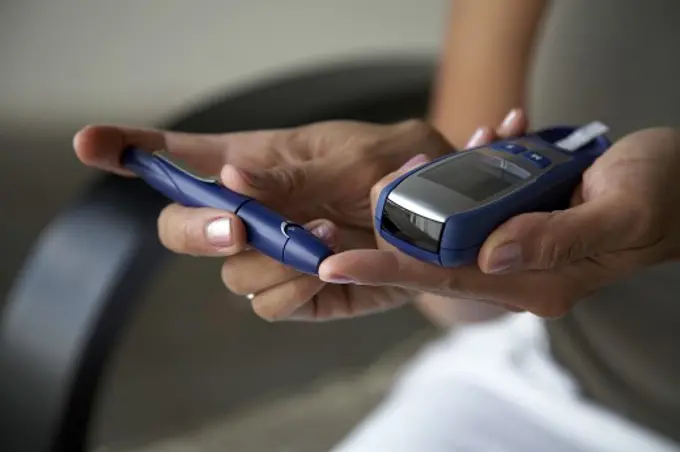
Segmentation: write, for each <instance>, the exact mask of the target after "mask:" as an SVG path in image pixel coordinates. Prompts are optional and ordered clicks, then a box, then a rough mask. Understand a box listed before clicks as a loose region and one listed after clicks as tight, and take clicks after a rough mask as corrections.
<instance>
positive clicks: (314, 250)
mask: <svg viewBox="0 0 680 452" xmlns="http://www.w3.org/2000/svg"><path fill="white" fill-rule="evenodd" d="M122 165H123V167H125V168H126V169H128V170H129V171H132V172H133V173H134V174H136V175H137V176H138V177H140V178H141V179H143V180H144V181H145V182H146V183H147V184H149V185H150V186H151V187H153V188H154V189H155V190H156V191H158V192H160V193H161V194H163V195H165V196H166V197H167V198H169V199H170V200H172V201H174V202H176V203H178V204H181V205H183V206H186V207H212V208H215V209H220V210H225V211H227V212H231V213H233V214H235V215H237V216H238V217H239V218H240V219H241V220H242V221H243V223H244V224H245V227H246V233H247V242H248V245H249V246H251V247H252V248H255V249H257V250H258V251H260V252H261V253H263V254H265V255H267V256H269V257H271V258H273V259H276V260H277V261H279V262H281V263H283V264H285V265H287V266H289V267H292V268H294V269H296V270H298V271H300V272H302V273H306V274H310V275H316V274H317V273H318V269H319V265H320V264H321V262H322V261H323V260H324V259H325V258H327V257H328V256H330V255H331V254H333V251H331V249H330V248H328V246H326V244H324V243H323V242H322V241H321V240H320V239H319V238H318V237H316V236H315V235H313V234H312V233H311V232H309V231H308V230H306V229H305V228H303V227H302V226H300V225H298V224H296V223H293V222H291V221H289V220H287V219H286V218H284V217H282V216H281V215H279V214H278V213H276V212H274V211H272V210H271V209H269V208H267V207H266V206H264V205H263V204H261V203H259V202H258V201H256V200H255V199H252V198H250V197H247V196H243V195H241V194H239V193H236V192H234V191H232V190H229V189H228V188H226V187H225V186H224V185H222V184H221V183H220V182H219V180H218V179H216V178H211V177H204V176H201V175H198V174H196V173H195V172H193V171H191V170H189V169H187V168H186V167H185V166H184V165H183V164H181V163H180V162H179V161H177V160H175V159H172V158H171V157H170V156H168V155H167V153H164V152H161V151H159V152H153V153H151V152H146V151H143V150H141V149H138V148H128V149H126V150H125V151H124V152H123V155H122Z"/></svg>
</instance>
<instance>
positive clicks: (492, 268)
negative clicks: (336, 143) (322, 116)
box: [319, 128, 680, 317]
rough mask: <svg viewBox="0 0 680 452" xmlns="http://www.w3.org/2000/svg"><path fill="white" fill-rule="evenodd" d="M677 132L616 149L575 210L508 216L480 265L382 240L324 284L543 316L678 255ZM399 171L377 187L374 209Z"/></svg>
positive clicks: (338, 260) (336, 267)
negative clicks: (427, 255) (436, 258)
mask: <svg viewBox="0 0 680 452" xmlns="http://www.w3.org/2000/svg"><path fill="white" fill-rule="evenodd" d="M679 172H680V132H679V131H678V130H673V129H669V128H655V129H647V130H642V131H639V132H636V133H633V134H631V135H628V136H626V137H625V138H623V139H621V140H620V141H618V142H617V143H615V144H614V145H613V146H612V147H611V148H610V149H609V150H608V151H607V152H606V153H605V154H604V155H603V156H602V157H601V158H599V159H598V160H597V161H596V162H595V163H594V164H593V165H592V166H591V167H590V168H589V169H588V170H587V171H586V172H585V173H584V176H583V179H582V184H581V185H580V186H579V188H578V189H577V190H576V192H575V193H574V196H573V200H572V206H571V208H569V209H566V210H564V211H557V212H552V213H530V214H525V215H519V216H517V217H515V218H512V219H510V220H509V221H507V222H506V223H505V224H503V225H501V226H500V227H499V228H498V229H497V230H496V231H494V232H493V233H492V234H491V235H490V236H489V237H488V239H487V240H486V242H485V243H484V245H483V247H482V249H481V251H480V255H479V259H478V265H474V266H468V267H463V268H458V269H442V268H439V267H435V266H433V265H429V264H425V263H422V262H420V261H417V260H415V259H413V258H411V257H409V256H407V255H405V254H403V253H400V252H399V251H397V250H395V249H394V248H392V247H390V246H388V245H387V244H385V243H384V242H382V241H381V244H380V248H381V249H380V250H350V251H347V252H344V253H340V254H338V255H335V256H332V257H330V258H329V259H327V260H326V261H324V262H323V263H322V265H321V268H320V271H319V273H320V277H321V278H322V279H323V280H324V281H336V280H341V281H345V282H352V283H355V284H360V285H366V286H370V287H382V286H396V287H401V288H404V289H406V290H416V291H424V292H429V293H434V294H439V295H445V296H450V297H457V298H472V299H477V300H486V301H489V302H492V303H506V304H510V305H512V306H516V307H518V308H520V309H524V310H528V311H530V312H532V313H534V314H536V315H539V316H542V317H558V316H561V315H564V314H565V313H566V312H567V311H568V310H569V309H570V308H571V307H572V306H573V305H574V304H575V303H576V302H578V301H579V300H581V299H583V298H584V297H586V296H587V295H589V294H590V293H592V292H594V291H596V290H597V289H599V288H601V287H602V286H604V285H606V284H608V283H611V282H612V281H615V280H617V279H620V278H623V277H625V276H627V275H628V274H630V273H631V272H633V271H635V270H636V269H638V268H640V267H643V266H647V265H652V264H656V263H661V262H664V261H667V260H672V259H677V258H679V257H680V209H678V206H680V185H679V184H678V183H677V182H676V178H677V174H678V173H679ZM396 176H397V174H392V175H389V176H387V177H386V178H385V179H384V180H382V181H381V182H380V183H378V184H377V185H376V187H375V188H374V190H373V191H372V198H373V204H375V199H376V197H377V195H378V193H379V192H380V190H381V189H382V187H384V186H385V185H386V184H387V183H388V182H389V181H390V180H392V179H393V178H394V177H396Z"/></svg>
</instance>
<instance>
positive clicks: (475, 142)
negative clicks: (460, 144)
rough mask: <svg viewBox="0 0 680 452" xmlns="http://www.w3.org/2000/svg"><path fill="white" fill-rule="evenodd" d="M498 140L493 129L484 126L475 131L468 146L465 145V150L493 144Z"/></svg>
mask: <svg viewBox="0 0 680 452" xmlns="http://www.w3.org/2000/svg"><path fill="white" fill-rule="evenodd" d="M496 139H497V135H496V132H495V131H494V130H493V129H492V128H491V127H488V126H482V127H480V128H478V129H477V130H475V133H473V134H472V136H471V137H470V139H469V140H468V142H467V144H466V145H465V149H471V148H476V147H479V146H484V145H485V144H489V143H492V142H493V141H494V140H496Z"/></svg>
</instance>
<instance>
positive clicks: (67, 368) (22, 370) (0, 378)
mask: <svg viewBox="0 0 680 452" xmlns="http://www.w3.org/2000/svg"><path fill="white" fill-rule="evenodd" d="M432 69H433V68H432V66H431V64H430V61H427V60H426V61H418V60H412V59H401V60H400V59H397V60H391V61H387V62H384V61H383V62H377V63H376V62H358V63H354V64H342V65H338V66H336V67H330V68H327V69H324V70H320V71H313V72H304V73H297V74H291V75H290V76H289V77H286V78H284V79H279V80H272V81H271V82H269V83H263V84H258V85H257V86H253V87H249V88H246V89H243V90H242V91H241V92H240V93H238V94H234V95H229V96H226V97H224V98H221V99H218V100H212V101H211V102H210V104H209V105H207V106H203V107H201V108H198V109H196V110H195V111H190V112H188V113H187V114H185V115H183V116H184V117H183V119H180V120H178V121H174V122H172V123H171V124H169V128H171V129H175V130H183V131H191V132H226V131H236V130H252V129H261V128H273V127H287V126H295V125H299V124H304V123H308V122H313V121H319V120H327V119H356V120H365V121H374V122H393V121H398V120H401V119H404V118H408V117H417V116H422V115H423V114H424V112H425V111H426V107H427V103H428V97H429V87H430V80H431V76H432V73H433V72H432ZM166 202H167V201H166V200H165V199H163V198H162V197H161V196H159V195H157V194H156V193H155V192H153V191H151V190H150V189H148V188H147V187H146V186H145V185H144V184H143V183H141V182H140V181H138V180H128V179H124V178H118V177H114V176H109V175H102V177H101V178H100V179H99V180H98V181H97V182H96V183H94V184H93V185H92V186H91V187H88V188H87V189H86V191H85V193H84V194H83V195H82V196H80V197H78V199H76V200H75V201H74V202H73V203H72V204H71V205H70V206H68V208H66V209H64V211H63V212H62V213H61V214H60V215H58V216H57V217H56V218H54V219H53V220H52V221H51V223H50V224H49V225H48V226H47V227H46V228H45V229H44V231H43V232H42V234H41V236H40V237H39V239H38V240H37V242H36V243H35V246H34V247H33V250H32V251H31V253H30V255H29V256H28V258H27V259H26V261H25V264H24V266H23V268H22V269H21V271H20V273H19V274H18V275H17V277H16V280H15V283H14V285H13V287H12V290H11V291H10V293H9V296H8V299H7V302H6V303H5V309H4V311H3V312H2V317H1V318H0V322H1V323H0V450H1V451H6V452H24V451H27V452H48V451H49V452H53V451H60V452H61V451H66V452H78V451H81V450H84V449H85V447H86V437H87V433H88V427H89V420H90V418H91V411H92V405H93V401H94V400H95V399H96V395H97V391H98V383H99V382H100V377H101V375H102V373H103V371H104V370H105V367H106V364H107V359H109V356H110V352H111V350H112V348H113V347H114V346H115V344H116V339H117V335H118V333H119V332H120V331H121V329H122V328H123V326H124V325H125V322H126V321H127V320H128V319H129V316H130V314H131V312H132V310H133V308H134V307H135V305H136V304H138V303H139V302H140V300H141V294H142V292H143V290H144V289H145V287H146V286H147V285H148V281H150V280H152V279H153V278H154V277H155V276H156V275H157V273H158V272H159V269H160V268H161V266H162V264H163V262H164V260H165V259H166V258H168V257H169V254H168V253H166V252H165V250H164V249H163V248H162V247H161V246H160V244H159V243H158V241H157V239H156V230H155V227H156V223H155V218H156V216H157V214H158V212H159V211H160V209H161V208H162V207H163V206H164V205H165V204H166ZM66 254H68V259H67V260H65V259H63V256H65V255H66ZM405 315H406V314H405ZM408 315H409V316H411V317H409V318H412V320H409V321H408V322H406V323H404V325H407V326H405V327H404V328H416V327H419V326H421V322H423V321H422V319H420V318H419V317H418V316H417V314H415V313H409V314H408ZM389 321H393V320H389V317H387V320H385V319H382V318H381V316H375V317H374V318H373V319H371V320H370V321H368V323H365V324H364V326H363V327H364V328H380V326H381V322H389Z"/></svg>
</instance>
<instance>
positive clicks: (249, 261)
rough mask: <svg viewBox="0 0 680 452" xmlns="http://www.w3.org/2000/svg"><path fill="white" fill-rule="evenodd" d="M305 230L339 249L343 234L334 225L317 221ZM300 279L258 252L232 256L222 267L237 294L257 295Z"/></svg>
mask: <svg viewBox="0 0 680 452" xmlns="http://www.w3.org/2000/svg"><path fill="white" fill-rule="evenodd" d="M305 227H306V228H307V229H309V230H310V231H311V232H312V233H313V234H314V235H316V236H317V237H319V238H320V239H321V240H323V241H324V242H325V243H326V244H327V245H328V246H329V247H331V248H332V249H337V243H338V241H339V235H340V234H339V231H338V228H337V226H336V225H335V224H333V223H332V222H330V221H328V220H315V221H312V222H310V223H308V224H307V225H305ZM299 276H301V273H300V272H298V271H297V270H295V269H293V268H291V267H289V266H287V265H284V264H282V263H281V262H279V261H277V260H275V259H272V258H270V257H269V256H265V255H264V254H262V253H260V252H259V251H255V250H252V251H246V252H244V253H241V254H239V255H238V256H233V257H231V258H230V259H228V260H227V261H226V262H225V263H224V265H223V266H222V281H223V282H224V284H225V285H226V286H227V288H228V289H229V290H230V291H232V292H233V293H235V294H237V295H246V294H251V293H255V294H258V293H260V292H263V291H265V290H267V289H270V288H272V287H274V286H276V285H279V284H282V283H285V282H287V281H290V280H292V279H295V278H298V277H299Z"/></svg>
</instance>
